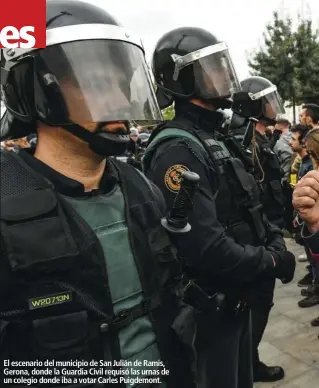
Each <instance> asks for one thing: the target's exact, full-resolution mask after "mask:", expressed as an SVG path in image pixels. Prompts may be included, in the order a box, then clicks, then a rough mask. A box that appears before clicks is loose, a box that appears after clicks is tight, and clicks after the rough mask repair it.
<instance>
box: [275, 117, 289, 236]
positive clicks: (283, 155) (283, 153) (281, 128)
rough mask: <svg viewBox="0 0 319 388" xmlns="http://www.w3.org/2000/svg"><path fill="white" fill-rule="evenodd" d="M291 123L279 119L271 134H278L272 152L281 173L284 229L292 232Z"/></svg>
mask: <svg viewBox="0 0 319 388" xmlns="http://www.w3.org/2000/svg"><path fill="white" fill-rule="evenodd" d="M290 128H291V124H290V122H289V121H288V120H287V119H279V120H278V121H277V123H276V125H275V130H274V134H273V136H274V137H275V136H279V139H278V140H277V141H276V144H275V145H274V148H273V150H274V152H275V154H276V155H277V157H278V159H279V163H280V167H281V170H282V173H283V177H282V189H283V193H284V197H285V214H284V218H285V229H286V230H287V231H288V232H289V233H292V220H293V207H292V202H291V201H292V188H291V186H290V181H289V180H290V166H291V158H292V154H293V151H292V149H291V147H290V146H289V141H290V138H291V132H290Z"/></svg>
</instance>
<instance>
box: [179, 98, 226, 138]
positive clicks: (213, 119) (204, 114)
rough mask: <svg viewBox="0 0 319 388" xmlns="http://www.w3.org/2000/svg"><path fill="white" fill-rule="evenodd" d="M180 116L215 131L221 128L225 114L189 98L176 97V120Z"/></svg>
mask: <svg viewBox="0 0 319 388" xmlns="http://www.w3.org/2000/svg"><path fill="white" fill-rule="evenodd" d="M179 118H182V119H184V120H185V119H187V120H189V121H190V122H191V123H194V124H196V126H198V127H199V128H200V129H202V130H204V131H206V132H213V131H216V130H218V129H219V128H220V126H221V124H222V122H223V118H224V116H223V114H222V113H221V112H213V111H211V110H208V109H205V108H202V107H200V106H198V105H195V104H192V103H191V102H189V101H188V100H179V99H176V101H175V118H174V120H177V121H178V119H179Z"/></svg>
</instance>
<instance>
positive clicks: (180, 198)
mask: <svg viewBox="0 0 319 388" xmlns="http://www.w3.org/2000/svg"><path fill="white" fill-rule="evenodd" d="M199 179H200V177H199V175H198V174H196V173H194V172H190V171H184V172H183V173H182V177H181V186H180V189H179V192H178V194H177V196H176V198H175V201H174V205H173V207H172V209H171V211H170V212H169V214H168V216H167V217H164V218H162V220H161V223H162V225H163V227H164V228H165V229H166V230H167V231H168V232H169V233H174V234H184V233H188V232H189V231H190V230H191V226H190V224H189V222H188V212H189V211H190V210H191V209H192V207H193V199H194V195H195V192H196V189H197V187H198V184H199Z"/></svg>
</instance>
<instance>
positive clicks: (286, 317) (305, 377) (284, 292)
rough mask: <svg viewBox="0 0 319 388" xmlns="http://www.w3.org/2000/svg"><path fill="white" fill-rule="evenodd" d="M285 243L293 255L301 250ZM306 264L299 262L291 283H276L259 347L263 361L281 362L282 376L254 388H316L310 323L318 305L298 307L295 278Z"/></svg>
mask: <svg viewBox="0 0 319 388" xmlns="http://www.w3.org/2000/svg"><path fill="white" fill-rule="evenodd" d="M287 245H288V247H289V249H290V250H292V251H293V252H294V253H295V254H296V256H298V255H299V254H300V253H302V252H303V249H302V247H300V246H298V245H297V244H295V243H294V242H293V240H290V239H288V240H287ZM304 268H305V264H304V263H302V264H301V263H298V264H297V270H296V276H295V280H294V282H292V283H290V284H288V285H283V284H281V282H279V281H278V282H277V288H276V299H275V306H274V307H273V310H272V313H271V317H270V321H269V324H268V327H267V330H266V332H265V335H264V341H263V343H262V344H261V346H260V355H261V359H262V361H264V362H265V363H267V364H268V365H281V366H283V367H284V369H285V371H286V376H285V379H284V380H282V381H280V382H277V383H263V384H261V383H258V384H255V386H254V388H277V387H278V388H279V387H280V388H319V339H318V334H319V329H318V328H313V327H311V326H310V324H309V322H310V321H311V320H312V319H313V318H316V317H318V316H319V306H314V307H311V308H307V309H301V308H300V307H298V305H297V302H298V301H299V300H300V299H302V297H301V295H300V290H301V288H300V287H298V286H297V281H298V280H299V279H301V278H302V277H303V275H304V274H305V270H304Z"/></svg>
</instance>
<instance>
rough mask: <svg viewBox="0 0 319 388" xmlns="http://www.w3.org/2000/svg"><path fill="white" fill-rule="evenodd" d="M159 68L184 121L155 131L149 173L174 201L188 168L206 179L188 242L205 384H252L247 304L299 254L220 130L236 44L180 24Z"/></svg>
mask: <svg viewBox="0 0 319 388" xmlns="http://www.w3.org/2000/svg"><path fill="white" fill-rule="evenodd" d="M152 67H153V72H154V76H155V80H156V83H157V98H158V101H159V103H160V107H161V108H162V109H163V108H165V107H167V106H169V105H170V104H171V103H172V102H174V106H175V117H174V119H173V120H172V121H168V122H165V123H164V124H163V125H160V126H159V127H158V128H157V129H155V130H154V131H153V133H152V135H151V138H150V143H149V145H148V148H147V150H146V153H145V155H144V159H143V164H144V171H145V173H146V176H147V177H149V178H150V179H151V180H153V181H154V182H155V183H156V184H157V186H158V187H159V188H160V189H161V190H162V192H163V194H164V196H165V199H166V201H167V203H168V204H172V202H173V201H174V200H175V197H176V193H177V191H178V189H179V187H180V179H181V174H182V173H183V172H184V171H187V170H191V171H194V172H196V173H197V174H198V175H199V176H200V185H199V190H198V192H197V193H196V194H195V197H194V208H193V211H192V212H191V215H190V222H191V224H192V230H191V232H190V233H189V235H188V236H187V238H186V239H182V240H181V241H180V244H179V246H178V248H179V253H180V255H181V256H182V258H183V260H182V262H183V264H184V266H185V268H186V271H187V274H188V276H189V278H190V280H189V282H188V286H189V289H190V291H191V293H190V294H189V300H190V301H192V303H194V305H195V306H196V307H197V308H198V311H199V314H198V322H197V324H198V331H197V333H198V334H197V340H196V346H197V351H198V354H197V356H198V371H199V384H200V386H201V387H209V388H212V387H216V388H217V387H218V388H239V387H241V388H251V387H252V385H253V377H252V370H251V369H252V368H251V354H250V348H251V344H250V342H251V327H250V311H249V308H247V306H249V304H250V303H254V300H255V303H256V300H257V299H258V300H261V299H262V298H263V297H264V292H263V283H264V279H266V280H267V282H268V278H269V279H271V280H272V281H273V282H274V281H275V280H274V279H275V276H277V277H279V278H281V279H284V280H283V281H285V282H289V281H291V280H292V278H293V273H294V266H295V263H294V256H293V255H292V254H291V253H289V252H287V251H286V248H285V244H284V241H283V238H282V235H281V232H280V230H279V229H278V228H276V227H272V226H271V225H270V224H269V223H267V222H266V221H265V217H264V214H263V213H262V212H261V205H260V202H259V191H258V188H257V186H256V184H255V181H254V178H253V177H252V176H250V175H249V174H248V173H247V172H246V171H245V170H244V168H243V165H242V163H241V161H240V160H238V159H236V158H233V157H232V155H231V154H230V152H229V150H228V148H227V145H226V143H225V142H224V140H223V136H221V135H218V129H219V127H220V125H221V123H222V122H223V115H222V114H221V113H220V112H217V109H226V108H229V107H230V105H231V101H230V97H231V94H232V93H233V92H235V91H236V90H238V89H239V88H240V85H239V82H238V80H237V76H236V73H235V70H234V67H233V64H232V61H231V58H230V56H229V53H228V48H227V45H226V43H224V42H220V41H219V40H217V38H216V37H215V36H214V35H212V34H211V33H210V32H208V31H206V30H203V29H201V28H191V27H183V28H178V29H175V30H172V31H170V32H168V33H167V34H165V35H164V36H163V37H162V38H161V39H160V40H159V42H158V43H157V45H156V48H155V51H154V55H153V60H152ZM187 295H188V294H187V293H186V297H187ZM249 296H253V297H252V298H249Z"/></svg>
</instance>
